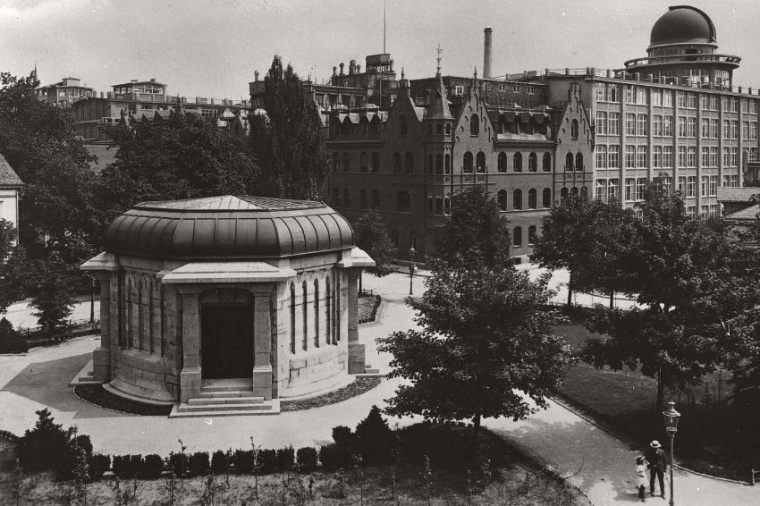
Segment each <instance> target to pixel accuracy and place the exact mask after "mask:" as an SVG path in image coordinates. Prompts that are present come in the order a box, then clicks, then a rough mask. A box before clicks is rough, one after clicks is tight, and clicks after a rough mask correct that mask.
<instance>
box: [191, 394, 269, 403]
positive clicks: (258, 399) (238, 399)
mask: <svg viewBox="0 0 760 506" xmlns="http://www.w3.org/2000/svg"><path fill="white" fill-rule="evenodd" d="M244 393H248V394H250V395H248V396H245V397H196V398H195V399H189V400H188V401H187V403H188V404H189V405H191V406H216V405H218V404H260V403H262V402H264V398H263V397H254V396H253V392H244Z"/></svg>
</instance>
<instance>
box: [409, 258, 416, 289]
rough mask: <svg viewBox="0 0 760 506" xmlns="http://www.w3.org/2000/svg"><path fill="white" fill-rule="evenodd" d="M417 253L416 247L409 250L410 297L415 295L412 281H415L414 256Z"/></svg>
mask: <svg viewBox="0 0 760 506" xmlns="http://www.w3.org/2000/svg"><path fill="white" fill-rule="evenodd" d="M415 253H417V251H416V250H415V249H414V246H412V247H411V248H409V295H414V292H413V290H412V280H413V279H414V254H415Z"/></svg>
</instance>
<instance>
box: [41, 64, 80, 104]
mask: <svg viewBox="0 0 760 506" xmlns="http://www.w3.org/2000/svg"><path fill="white" fill-rule="evenodd" d="M35 75H36V69H35ZM35 93H36V94H37V99H39V100H40V101H43V102H47V103H48V104H50V105H52V106H54V107H59V108H61V109H68V108H70V107H71V106H72V105H73V104H74V103H75V102H77V101H79V100H82V99H84V98H88V97H92V96H94V95H95V91H94V90H93V89H92V88H89V87H87V86H83V85H82V84H81V80H80V79H79V78H78V77H64V78H63V79H61V81H60V82H58V83H55V84H51V85H48V86H40V87H38V88H36V89H35Z"/></svg>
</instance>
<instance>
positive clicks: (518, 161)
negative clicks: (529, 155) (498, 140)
mask: <svg viewBox="0 0 760 506" xmlns="http://www.w3.org/2000/svg"><path fill="white" fill-rule="evenodd" d="M512 168H513V169H514V171H515V172H522V153H515V156H513V157H512Z"/></svg>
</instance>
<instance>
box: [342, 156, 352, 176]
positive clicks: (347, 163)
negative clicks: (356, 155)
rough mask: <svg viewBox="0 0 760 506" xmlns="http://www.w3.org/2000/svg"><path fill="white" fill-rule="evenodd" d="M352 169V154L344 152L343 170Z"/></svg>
mask: <svg viewBox="0 0 760 506" xmlns="http://www.w3.org/2000/svg"><path fill="white" fill-rule="evenodd" d="M349 170H351V155H350V154H348V153H343V172H348V171H349Z"/></svg>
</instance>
